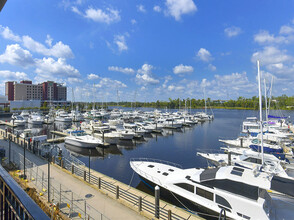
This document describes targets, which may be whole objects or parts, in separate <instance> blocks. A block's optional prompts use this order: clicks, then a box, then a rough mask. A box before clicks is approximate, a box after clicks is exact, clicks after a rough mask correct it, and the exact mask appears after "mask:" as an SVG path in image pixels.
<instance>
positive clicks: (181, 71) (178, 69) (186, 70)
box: [173, 64, 194, 75]
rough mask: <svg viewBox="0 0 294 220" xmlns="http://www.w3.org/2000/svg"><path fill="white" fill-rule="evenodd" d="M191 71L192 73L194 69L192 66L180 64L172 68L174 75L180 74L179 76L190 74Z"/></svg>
mask: <svg viewBox="0 0 294 220" xmlns="http://www.w3.org/2000/svg"><path fill="white" fill-rule="evenodd" d="M193 71H194V68H193V67H192V66H184V65H183V64H180V65H178V66H175V67H174V68H173V72H174V74H180V75H181V74H185V73H192V72H193Z"/></svg>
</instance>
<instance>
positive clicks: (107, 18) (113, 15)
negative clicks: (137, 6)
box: [71, 6, 121, 24]
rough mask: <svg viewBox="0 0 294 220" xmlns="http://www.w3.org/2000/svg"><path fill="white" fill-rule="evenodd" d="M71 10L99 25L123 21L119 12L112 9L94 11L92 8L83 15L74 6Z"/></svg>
mask: <svg viewBox="0 0 294 220" xmlns="http://www.w3.org/2000/svg"><path fill="white" fill-rule="evenodd" d="M71 10H72V11H73V12H74V13H76V14H78V15H81V16H83V17H85V18H88V19H90V20H92V21H95V22H98V23H105V24H111V23H115V22H118V21H120V19H121V18H120V14H119V11H118V10H114V9H112V8H106V10H105V11H103V10H102V9H100V8H97V9H94V8H92V7H90V8H88V9H87V10H86V11H85V13H83V12H81V11H80V10H79V9H78V8H77V7H75V6H73V7H72V8H71Z"/></svg>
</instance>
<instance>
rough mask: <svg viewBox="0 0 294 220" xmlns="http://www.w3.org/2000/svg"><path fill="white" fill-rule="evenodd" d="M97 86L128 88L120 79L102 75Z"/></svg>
mask: <svg viewBox="0 0 294 220" xmlns="http://www.w3.org/2000/svg"><path fill="white" fill-rule="evenodd" d="M95 87H97V88H103V89H104V88H112V89H117V88H126V87H127V85H126V84H124V83H123V82H121V81H119V80H113V79H110V78H107V77H100V81H99V83H98V84H95Z"/></svg>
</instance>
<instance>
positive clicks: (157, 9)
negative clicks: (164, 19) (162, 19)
mask: <svg viewBox="0 0 294 220" xmlns="http://www.w3.org/2000/svg"><path fill="white" fill-rule="evenodd" d="M153 11H156V12H161V7H160V6H158V5H155V6H154V7H153Z"/></svg>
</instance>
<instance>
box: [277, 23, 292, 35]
mask: <svg viewBox="0 0 294 220" xmlns="http://www.w3.org/2000/svg"><path fill="white" fill-rule="evenodd" d="M293 33H294V27H290V26H288V25H283V26H282V27H281V28H280V34H293Z"/></svg>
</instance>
